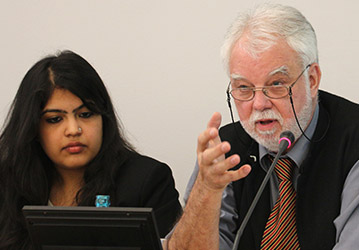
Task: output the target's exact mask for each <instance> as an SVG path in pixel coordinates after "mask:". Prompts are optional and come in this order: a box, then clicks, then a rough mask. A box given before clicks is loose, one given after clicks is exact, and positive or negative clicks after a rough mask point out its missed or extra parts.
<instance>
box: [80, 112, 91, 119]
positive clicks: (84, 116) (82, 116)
mask: <svg viewBox="0 0 359 250" xmlns="http://www.w3.org/2000/svg"><path fill="white" fill-rule="evenodd" d="M91 116H93V112H91V111H89V112H82V113H80V115H79V117H81V118H90V117H91Z"/></svg>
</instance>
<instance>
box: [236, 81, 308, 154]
mask: <svg viewBox="0 0 359 250" xmlns="http://www.w3.org/2000/svg"><path fill="white" fill-rule="evenodd" d="M306 88H307V89H306V92H307V93H306V102H305V105H304V106H303V108H302V110H301V111H300V112H299V113H297V117H298V121H299V124H300V126H301V128H302V129H303V130H305V128H306V127H307V126H308V124H309V122H310V120H311V118H312V112H313V108H312V107H313V105H312V99H311V97H310V89H309V86H308V85H307V84H306ZM288 105H290V104H289V103H288ZM294 108H295V107H294ZM261 119H270V120H277V121H278V122H279V124H280V125H281V127H282V131H280V132H279V133H278V131H277V129H278V128H273V129H272V130H267V131H257V130H256V129H255V121H258V120H261ZM240 122H241V124H242V126H243V128H244V130H245V131H246V132H247V133H248V134H249V135H250V136H251V137H252V138H253V139H254V140H256V141H257V142H258V143H259V144H260V145H262V146H264V147H266V148H267V149H268V150H269V151H273V152H278V148H279V143H278V141H279V135H280V133H282V132H283V131H286V130H289V131H291V132H292V133H293V134H294V137H295V139H298V138H299V137H300V136H301V135H302V132H301V131H300V129H299V127H298V124H297V122H296V120H295V117H294V114H293V117H292V118H288V119H285V120H283V118H282V116H281V115H280V114H279V113H278V112H276V111H274V110H272V109H268V110H264V111H262V112H261V111H257V110H253V112H252V114H251V116H250V118H249V119H248V120H245V121H240Z"/></svg>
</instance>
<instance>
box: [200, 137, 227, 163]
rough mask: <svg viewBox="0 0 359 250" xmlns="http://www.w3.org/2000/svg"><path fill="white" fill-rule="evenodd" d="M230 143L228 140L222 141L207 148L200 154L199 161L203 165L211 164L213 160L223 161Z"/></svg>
mask: <svg viewBox="0 0 359 250" xmlns="http://www.w3.org/2000/svg"><path fill="white" fill-rule="evenodd" d="M230 149H231V145H230V144H229V143H228V142H222V143H220V144H218V145H216V146H215V147H212V148H207V149H206V150H205V151H203V152H202V154H200V157H201V158H200V159H199V161H200V163H201V164H203V165H212V164H213V162H214V161H215V160H217V161H224V158H225V157H224V154H225V153H227V152H229V150H230Z"/></svg>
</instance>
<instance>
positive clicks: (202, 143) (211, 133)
mask: <svg viewBox="0 0 359 250" xmlns="http://www.w3.org/2000/svg"><path fill="white" fill-rule="evenodd" d="M216 137H218V129H216V128H207V129H206V130H205V131H203V132H202V133H201V134H200V135H199V136H198V141H197V153H201V152H203V151H204V150H206V149H207V148H208V146H209V143H210V142H211V141H212V140H213V139H215V138H216ZM211 146H214V144H213V145H211Z"/></svg>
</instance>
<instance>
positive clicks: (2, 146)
mask: <svg viewBox="0 0 359 250" xmlns="http://www.w3.org/2000/svg"><path fill="white" fill-rule="evenodd" d="M55 88H60V89H61V88H62V89H67V90H69V91H70V92H72V93H73V94H74V95H76V96H78V97H79V98H80V99H81V100H82V101H83V103H84V104H85V106H87V107H88V108H89V109H90V110H91V111H93V112H95V113H98V114H101V115H102V121H103V141H102V146H101V149H100V151H99V153H98V155H97V156H96V157H95V158H94V159H93V160H92V161H91V163H89V165H88V166H87V167H86V170H85V173H84V183H85V184H84V186H83V187H82V188H81V190H80V191H79V192H78V193H77V196H76V199H77V202H78V204H79V205H80V206H81V205H86V206H93V205H94V202H95V196H96V195H97V194H110V195H111V202H112V203H113V204H115V203H116V201H115V200H112V199H114V198H115V195H113V193H114V190H115V188H114V185H115V178H116V176H117V171H118V169H119V167H120V165H121V162H124V161H125V160H126V159H127V157H128V155H129V153H130V152H134V149H133V148H132V147H131V145H130V144H129V143H128V142H127V141H126V140H125V138H124V136H123V135H122V130H121V128H120V125H119V123H118V119H117V117H116V114H115V112H114V108H113V105H112V102H111V99H110V96H109V94H108V92H107V90H106V87H105V86H104V84H103V82H102V80H101V78H100V76H99V75H98V74H97V72H96V70H95V69H94V68H93V67H92V66H91V65H90V64H89V63H88V62H87V61H86V60H85V59H83V58H82V57H81V56H79V55H77V54H75V53H73V52H71V51H64V52H61V53H60V54H58V55H56V56H49V57H46V58H44V59H42V60H40V61H39V62H37V63H36V64H35V65H34V66H33V67H32V68H31V69H30V70H29V71H28V72H27V73H26V75H25V77H24V79H23V80H22V82H21V85H20V87H19V89H18V92H17V94H16V96H15V99H14V101H13V103H12V106H11V108H10V111H9V114H8V116H7V119H6V122H5V125H4V128H3V131H2V134H1V136H0V152H1V154H0V249H26V250H28V249H31V248H32V247H31V243H30V240H29V236H28V232H27V230H26V225H25V220H24V217H23V216H22V213H21V209H22V207H23V206H24V205H47V203H48V199H49V193H50V188H51V186H52V181H53V179H54V177H55V176H56V171H55V168H54V167H53V164H52V162H51V161H50V159H49V158H48V157H47V155H46V154H45V153H44V151H43V149H42V147H41V145H40V143H39V140H38V131H39V123H40V118H41V116H40V114H41V112H42V110H43V108H44V106H45V105H46V103H47V101H48V99H49V98H50V96H51V94H52V93H53V91H54V89H55Z"/></svg>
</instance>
